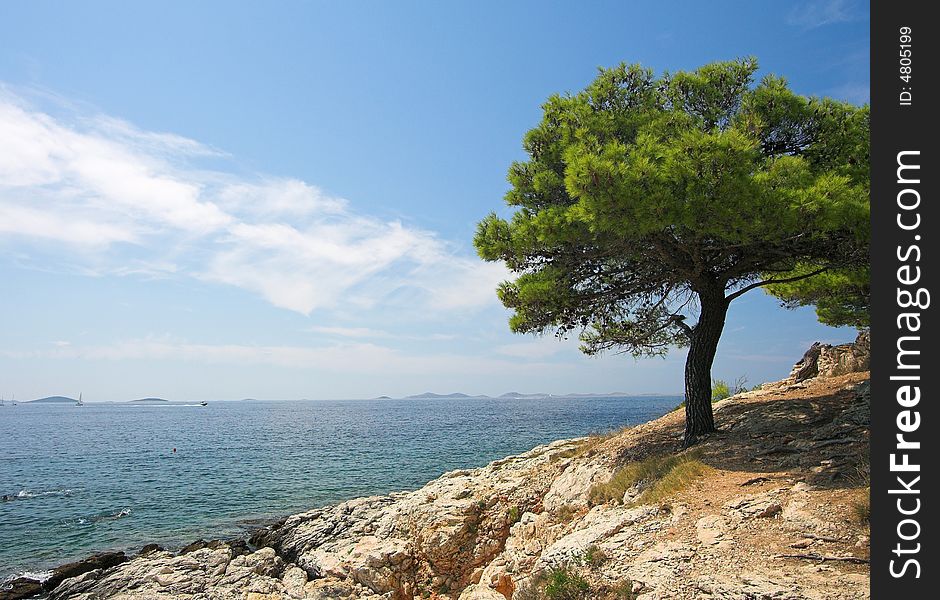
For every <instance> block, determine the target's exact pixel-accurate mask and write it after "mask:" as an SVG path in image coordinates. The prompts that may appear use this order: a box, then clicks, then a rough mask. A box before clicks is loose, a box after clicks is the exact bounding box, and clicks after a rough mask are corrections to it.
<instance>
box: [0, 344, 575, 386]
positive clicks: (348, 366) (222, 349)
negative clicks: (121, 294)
mask: <svg viewBox="0 0 940 600" xmlns="http://www.w3.org/2000/svg"><path fill="white" fill-rule="evenodd" d="M0 356H3V357H7V358H14V359H47V360H57V359H80V360H90V361H100V360H105V361H127V360H176V361H182V362H186V363H197V364H223V365H236V366H237V365H245V366H251V365H270V366H275V367H283V368H290V369H302V370H306V371H310V370H314V371H324V372H330V373H355V374H361V373H369V374H370V375H396V376H399V375H409V374H414V375H425V374H427V373H428V372H434V373H437V374H442V373H443V374H453V375H482V374H483V373H486V374H488V375H494V374H520V375H523V374H526V373H529V374H531V373H534V372H539V371H542V370H546V369H558V368H560V367H559V366H558V365H549V364H546V363H544V362H526V363H525V364H521V363H519V361H515V360H510V359H499V358H492V357H485V356H473V355H464V354H456V353H437V354H417V355H416V354H409V353H406V352H403V351H401V350H398V349H395V348H391V347H388V346H383V345H379V344H375V343H370V342H358V341H356V342H344V343H335V344H327V345H320V346H295V345H247V344H198V343H190V342H187V341H183V340H178V339H174V338H172V337H170V336H153V337H147V338H142V339H129V340H122V341H118V342H114V343H110V344H104V345H87V346H79V345H75V344H67V345H61V346H59V345H56V346H55V347H54V348H51V349H39V350H30V351H25V350H23V351H21V350H3V351H0ZM562 368H563V367H562Z"/></svg>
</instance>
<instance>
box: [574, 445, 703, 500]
mask: <svg viewBox="0 0 940 600" xmlns="http://www.w3.org/2000/svg"><path fill="white" fill-rule="evenodd" d="M710 469H711V468H710V467H708V466H707V465H706V464H705V463H703V462H702V461H701V453H700V452H699V451H697V450H692V451H689V452H684V453H682V454H673V455H668V456H652V457H650V458H647V459H646V460H642V461H639V462H634V463H630V464H628V465H626V466H625V467H623V468H622V469H620V470H619V471H617V472H616V473H614V476H613V477H612V478H611V480H610V481H608V482H607V483H602V484H597V485H595V486H594V487H592V488H591V491H590V495H589V498H590V501H591V504H593V505H598V504H606V503H608V502H615V503H616V502H622V500H623V496H624V494H626V493H627V491H628V490H630V489H632V488H633V487H636V486H638V487H644V488H645V489H644V490H643V492H642V493H641V494H640V495H639V497H637V498H636V500H635V501H634V502H633V503H632V504H649V503H655V502H660V501H662V500H664V499H665V498H669V497H670V496H673V495H675V494H676V493H677V492H679V491H681V490H683V489H685V488H686V487H687V486H688V485H689V484H690V483H692V482H693V481H695V480H696V479H698V478H699V477H702V476H703V475H705V474H706V473H707V472H708V471H709V470H710Z"/></svg>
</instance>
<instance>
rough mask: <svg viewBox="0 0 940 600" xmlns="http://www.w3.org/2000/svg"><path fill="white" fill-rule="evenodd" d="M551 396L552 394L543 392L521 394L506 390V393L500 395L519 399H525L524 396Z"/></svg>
mask: <svg viewBox="0 0 940 600" xmlns="http://www.w3.org/2000/svg"><path fill="white" fill-rule="evenodd" d="M549 396H551V394H542V393H535V394H520V393H519V392H506V393H505V394H501V395H500V396H499V397H500V398H512V399H517V400H518V399H524V398H548V397H549Z"/></svg>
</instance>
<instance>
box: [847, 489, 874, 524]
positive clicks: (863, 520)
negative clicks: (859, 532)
mask: <svg viewBox="0 0 940 600" xmlns="http://www.w3.org/2000/svg"><path fill="white" fill-rule="evenodd" d="M851 506H852V515H853V516H854V517H855V520H856V522H858V523H860V524H862V525H868V524H869V523H870V522H871V488H865V489H864V490H861V491H860V493H859V497H858V498H856V499H855V500H853V501H852V505H851Z"/></svg>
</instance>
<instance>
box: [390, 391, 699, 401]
mask: <svg viewBox="0 0 940 600" xmlns="http://www.w3.org/2000/svg"><path fill="white" fill-rule="evenodd" d="M680 395H681V394H677V393H676V394H630V393H627V392H607V393H591V392H588V393H580V394H579V393H572V394H548V393H545V392H536V393H533V394H523V393H521V392H506V393H505V394H501V395H499V396H497V397H496V398H497V399H499V400H543V399H548V398H553V399H556V400H563V399H589V398H635V397H639V396H680ZM446 398H462V399H467V400H487V399H489V400H492V399H494V398H493V396H486V395H482V394H481V395H478V396H471V395H469V394H464V393H461V392H454V393H453V394H435V393H434V392H424V393H423V394H415V395H414V396H405V398H404V399H405V400H440V399H446ZM386 399H390V398H389V397H388V396H379V397H378V398H373V400H386Z"/></svg>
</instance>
